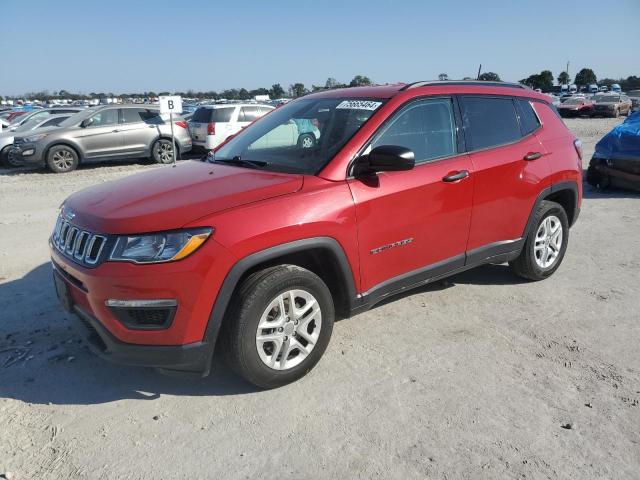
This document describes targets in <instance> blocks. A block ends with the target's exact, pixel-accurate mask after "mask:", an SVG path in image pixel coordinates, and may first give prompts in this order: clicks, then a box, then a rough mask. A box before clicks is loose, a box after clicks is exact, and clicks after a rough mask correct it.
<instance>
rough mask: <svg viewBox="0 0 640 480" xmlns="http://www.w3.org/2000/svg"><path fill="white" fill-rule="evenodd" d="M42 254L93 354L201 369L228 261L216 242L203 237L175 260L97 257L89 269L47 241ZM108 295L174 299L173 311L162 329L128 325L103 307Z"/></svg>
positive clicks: (207, 360)
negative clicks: (47, 254)
mask: <svg viewBox="0 0 640 480" xmlns="http://www.w3.org/2000/svg"><path fill="white" fill-rule="evenodd" d="M50 253H51V260H52V265H53V268H54V278H55V279H56V281H55V284H56V291H57V293H58V296H59V297H60V299H61V303H62V304H63V306H64V307H65V308H66V309H67V310H69V311H70V312H72V313H74V314H76V315H77V316H78V317H80V318H81V319H82V320H83V323H84V324H85V325H87V326H89V327H90V331H91V334H90V335H89V341H90V345H91V347H92V350H93V351H94V352H95V353H96V354H98V355H99V356H100V357H102V358H104V359H106V360H109V361H112V362H114V363H120V364H127V365H136V366H147V367H156V368H160V369H162V370H163V371H166V372H174V373H175V372H179V373H181V374H187V375H191V376H204V375H206V374H208V373H209V369H210V364H211V358H212V356H213V350H214V346H215V343H216V339H217V333H218V332H217V330H211V329H208V326H209V319H210V316H211V312H212V308H213V304H214V302H215V299H216V296H217V292H218V290H219V288H220V286H221V284H222V282H223V280H224V275H225V272H227V271H228V269H229V268H230V267H231V265H232V262H233V259H232V257H230V256H229V254H228V253H227V251H226V249H224V247H222V246H220V245H219V244H217V243H216V242H215V241H214V240H213V239H209V241H208V242H207V243H206V244H205V245H204V246H203V247H202V248H201V249H200V250H199V251H198V252H197V253H195V254H194V255H191V256H190V257H187V258H185V259H184V260H181V261H178V262H169V263H163V264H153V265H135V264H131V263H126V262H103V263H102V264H99V265H97V266H95V267H92V268H89V267H86V266H83V265H80V264H78V263H76V262H74V261H72V260H70V259H69V258H67V256H66V255H63V254H62V253H61V252H59V251H58V250H57V248H56V247H55V246H54V245H53V244H52V243H51V242H50ZM61 285H62V286H61ZM61 290H62V291H64V293H65V294H64V295H61V293H60V292H61ZM112 299H116V300H150V299H175V300H176V303H177V309H176V310H175V316H173V317H172V318H171V321H169V322H168V323H167V325H166V327H164V326H163V328H153V329H141V328H139V326H138V327H137V328H134V327H132V326H131V325H129V324H127V323H126V322H124V321H123V320H122V317H119V316H118V315H117V314H116V312H114V310H113V308H112V306H108V305H107V303H109V300H112Z"/></svg>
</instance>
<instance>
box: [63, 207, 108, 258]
mask: <svg viewBox="0 0 640 480" xmlns="http://www.w3.org/2000/svg"><path fill="white" fill-rule="evenodd" d="M51 242H52V243H53V245H54V246H55V247H56V248H57V249H58V251H60V252H61V253H63V254H64V255H65V256H67V257H69V258H72V259H74V260H75V261H76V262H79V263H84V264H86V265H90V266H94V265H95V264H96V263H98V260H99V259H100V254H101V253H102V249H103V248H104V245H105V243H107V237H104V236H102V235H96V234H93V233H91V232H88V231H87V230H80V229H79V228H78V227H76V226H74V225H72V224H71V223H69V222H68V221H66V220H64V219H63V218H62V217H61V216H60V217H58V221H57V222H56V227H55V229H54V230H53V235H52V236H51Z"/></svg>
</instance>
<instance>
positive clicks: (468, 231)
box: [50, 82, 582, 388]
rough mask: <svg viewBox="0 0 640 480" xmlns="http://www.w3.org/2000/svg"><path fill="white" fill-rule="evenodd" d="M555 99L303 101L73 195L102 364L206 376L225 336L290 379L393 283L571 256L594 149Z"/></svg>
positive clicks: (77, 298) (59, 243)
mask: <svg viewBox="0 0 640 480" xmlns="http://www.w3.org/2000/svg"><path fill="white" fill-rule="evenodd" d="M549 102H550V99H549V97H547V96H546V95H543V94H540V93H536V92H534V91H533V90H530V89H528V88H524V87H522V86H520V85H513V84H506V83H499V82H418V83H413V84H398V85H385V86H374V87H359V88H348V89H338V90H330V91H325V92H320V93H316V94H312V95H308V96H305V97H302V98H300V99H297V100H295V101H292V102H290V103H288V104H286V105H284V106H282V107H280V108H278V109H276V110H274V111H272V112H271V113H269V114H268V115H265V116H264V117H262V118H260V119H258V120H257V121H255V122H254V123H252V124H251V125H250V126H248V127H247V128H245V129H244V130H243V131H242V132H240V133H239V134H238V135H236V136H234V137H231V138H230V139H227V141H226V142H224V143H223V144H221V145H220V146H219V147H217V148H216V150H215V151H214V152H211V153H210V154H209V155H208V157H207V161H191V162H183V163H181V164H179V165H178V167H177V168H158V169H155V170H153V171H150V172H145V173H142V174H137V175H133V176H129V177H126V178H123V179H120V180H117V181H114V182H110V183H104V184H101V185H97V186H94V187H91V188H89V189H86V190H83V191H81V192H79V193H76V194H74V195H71V196H70V197H69V198H67V199H66V200H65V202H64V203H63V205H62V208H61V212H60V215H59V218H58V219H57V223H56V226H55V229H54V231H53V234H52V235H51V238H50V250H51V257H52V263H53V269H54V280H55V282H54V283H55V286H56V291H57V293H58V296H59V298H60V300H61V302H62V304H63V305H64V307H65V308H66V309H68V310H69V311H72V312H74V313H75V314H76V315H77V316H78V317H79V318H80V319H81V320H82V321H83V323H85V324H86V325H87V326H88V327H89V332H90V335H89V343H90V345H91V347H92V349H93V350H94V351H95V352H96V353H97V354H99V355H100V356H102V357H104V358H105V359H108V360H111V361H113V362H118V363H122V364H128V365H138V366H151V367H156V368H158V369H160V370H161V371H164V372H165V373H172V374H184V375H192V376H204V375H207V374H208V373H209V370H210V368H211V361H212V355H213V352H214V349H215V348H220V349H222V350H224V352H225V354H226V357H227V359H228V363H229V366H230V367H231V368H232V369H234V370H235V371H236V372H237V373H238V374H240V375H241V376H243V377H244V378H245V379H247V380H248V381H249V382H252V383H253V384H255V385H257V386H260V387H265V388H271V387H277V386H280V385H284V384H286V383H289V382H292V381H294V380H297V379H299V378H300V377H302V376H303V375H305V374H306V373H307V372H309V371H310V370H311V369H312V368H313V367H314V366H315V365H316V364H317V362H318V361H319V360H320V358H321V356H322V354H323V353H324V351H325V349H326V347H327V344H328V343H329V339H330V337H331V332H332V328H333V323H334V320H335V319H337V318H344V317H347V316H350V315H353V314H355V313H357V312H361V311H363V310H365V309H367V308H370V307H372V306H373V305H375V304H376V303H378V302H380V301H381V300H383V299H385V298H387V297H389V296H391V295H394V294H396V293H398V292H402V291H405V290H407V289H410V288H414V287H417V286H420V285H424V284H426V283H428V282H432V281H434V280H438V279H441V278H444V277H446V276H449V275H453V274H456V273H458V272H461V271H463V270H466V269H469V268H473V267H475V266H478V265H482V264H486V263H504V262H508V263H509V264H510V265H511V268H512V269H513V271H514V272H515V274H516V275H519V276H521V277H524V278H526V279H529V280H532V281H536V280H542V279H545V278H547V277H549V276H550V275H552V274H553V273H554V272H555V271H556V270H557V269H558V267H559V266H560V264H561V262H562V259H563V257H564V254H565V251H566V249H567V243H568V240H569V227H570V226H571V225H573V223H574V222H575V221H576V219H577V218H578V214H579V211H580V204H581V198H582V179H581V174H582V173H581V172H582V160H581V156H582V151H581V144H580V141H579V140H578V139H576V138H575V137H574V136H573V135H572V134H571V133H570V132H569V131H568V130H567V128H566V127H565V125H564V124H563V122H562V120H561V119H560V117H559V116H558V114H557V113H556V112H555V110H554V109H553V108H552V106H551V105H550V103H549ZM292 124H296V125H312V126H313V131H314V137H315V140H314V142H313V144H312V145H304V142H300V141H299V140H300V139H299V138H296V136H297V135H301V134H303V133H300V130H299V129H298V128H283V126H288V125H292ZM285 133H286V135H285Z"/></svg>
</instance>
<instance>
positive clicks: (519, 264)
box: [509, 200, 569, 280]
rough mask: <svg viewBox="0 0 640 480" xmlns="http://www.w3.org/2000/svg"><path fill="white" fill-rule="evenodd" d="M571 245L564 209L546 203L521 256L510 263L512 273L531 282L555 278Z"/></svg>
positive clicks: (538, 210) (539, 213)
mask: <svg viewBox="0 0 640 480" xmlns="http://www.w3.org/2000/svg"><path fill="white" fill-rule="evenodd" d="M568 241H569V220H568V218H567V214H566V212H565V211H564V208H562V206H561V205H560V204H558V203H556V202H550V201H547V200H543V201H542V202H541V203H540V205H539V206H538V208H537V209H536V212H535V214H534V219H533V228H532V229H531V231H530V232H529V234H528V235H527V239H526V240H525V244H524V247H523V248H522V252H520V256H519V257H518V258H516V259H515V260H514V261H512V262H509V265H510V266H511V268H512V270H513V271H514V272H515V273H516V274H517V275H519V276H520V277H523V278H526V279H529V280H543V279H545V278H547V277H550V276H551V275H553V273H554V272H555V271H556V270H557V269H558V267H559V266H560V264H561V263H562V259H563V258H564V254H565V251H566V250H567V243H568Z"/></svg>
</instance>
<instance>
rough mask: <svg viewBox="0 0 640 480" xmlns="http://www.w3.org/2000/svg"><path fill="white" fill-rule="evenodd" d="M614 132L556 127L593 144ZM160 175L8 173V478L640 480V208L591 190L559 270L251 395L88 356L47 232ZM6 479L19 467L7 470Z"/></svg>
mask: <svg viewBox="0 0 640 480" xmlns="http://www.w3.org/2000/svg"><path fill="white" fill-rule="evenodd" d="M619 121H621V120H613V119H575V120H567V124H568V125H569V126H570V128H571V129H572V130H573V131H574V132H575V133H576V134H577V135H578V136H580V137H581V138H582V140H583V142H584V144H585V165H586V163H587V162H588V159H589V158H590V156H591V154H592V152H593V148H594V145H595V142H596V141H597V140H598V139H599V138H600V137H601V136H602V135H603V134H604V133H606V132H607V131H608V130H609V129H610V128H611V127H612V126H613V125H614V124H616V123H617V122H619ZM149 168H170V167H155V166H152V165H144V164H127V165H108V166H104V165H103V166H96V167H90V168H82V169H80V170H79V171H76V172H73V173H70V174H66V175H53V174H48V173H45V172H43V171H36V172H17V173H16V172H9V171H7V170H0V474H3V473H5V474H6V473H7V472H11V473H12V475H13V478H15V479H25V478H34V479H35V478H37V479H49V478H100V479H121V478H132V479H158V478H163V479H174V478H190V479H195V478H217V479H219V478H250V479H254V478H276V477H279V478H334V479H343V478H363V479H364V478H384V479H412V478H421V479H423V478H437V479H458V478H470V479H475V478H486V479H497V478H518V479H519V478H527V479H547V478H548V479H557V478H562V479H569V478H570V479H592V478H593V479H595V478H597V479H632V478H640V405H639V404H638V403H639V401H640V354H639V352H640V349H639V345H640V273H639V272H640V249H639V248H638V246H639V245H640V243H639V239H640V196H639V195H637V194H634V193H628V192H623V191H608V192H606V193H598V192H594V191H593V190H591V189H590V188H589V187H586V188H585V199H584V203H583V209H582V213H581V215H580V219H579V221H578V223H577V225H576V226H575V227H574V228H573V229H572V230H571V238H570V240H569V249H568V252H567V255H566V257H565V259H564V263H563V264H562V267H561V268H560V269H559V270H558V272H557V273H556V274H555V275H554V276H553V277H551V278H550V279H548V280H545V281H543V282H538V283H525V282H522V281H520V280H519V279H518V278H516V277H515V276H513V275H512V274H511V273H510V272H509V270H508V267H507V266H505V265H491V266H486V267H482V268H479V269H476V270H473V271H469V272H466V273H464V274H461V275H458V276H456V277H453V278H451V279H450V280H449V281H447V282H443V283H438V284H435V285H431V286H428V287H426V288H422V289H420V290H417V291H413V292H411V293H409V294H407V295H405V296H404V297H401V298H394V299H393V301H389V302H387V303H385V304H383V305H380V306H378V307H377V308H375V309H373V310H371V311H369V312H366V313H363V314H360V315H358V316H356V317H354V318H351V319H348V320H344V321H341V322H339V323H337V324H336V326H335V329H334V333H333V338H332V341H331V344H330V346H329V348H328V350H327V352H326V354H325V356H324V358H323V360H322V361H321V362H320V363H319V364H318V366H317V367H316V368H315V370H314V371H313V372H311V374H310V375H308V376H307V377H305V378H304V379H302V380H301V381H299V382H297V383H295V384H293V385H289V386H287V387H284V388H280V389H277V390H272V391H256V390H255V389H253V388H252V387H251V386H250V385H248V384H246V383H244V382H243V381H241V380H239V379H238V378H236V377H235V376H233V375H232V374H230V373H229V372H227V371H226V369H225V368H224V364H223V363H222V361H221V360H220V359H218V358H216V360H215V364H214V370H213V373H212V375H211V376H210V377H208V378H206V379H204V380H201V381H198V382H193V381H185V380H176V379H172V378H167V377H163V376H161V375H159V374H157V373H155V372H154V371H153V370H150V369H139V368H128V367H121V366H114V365H110V364H107V363H105V362H104V361H102V360H100V359H98V358H96V357H94V356H93V355H92V354H91V353H89V352H88V351H87V349H86V347H85V346H84V344H83V341H82V330H81V329H80V327H76V320H75V319H74V318H72V317H70V316H69V315H66V314H65V313H63V310H62V309H61V307H59V306H58V302H57V300H56V297H55V293H54V290H53V287H52V281H51V269H50V266H49V263H48V251H47V238H48V236H49V234H50V232H51V230H52V228H53V223H54V221H55V216H56V208H57V207H58V205H59V204H60V203H61V201H62V200H63V199H64V198H65V197H66V196H67V195H69V194H70V193H72V192H74V191H77V190H79V189H81V188H84V187H86V186H90V185H94V184H97V183H100V182H105V181H107V180H111V179H115V178H120V177H123V176H125V175H129V174H131V173H132V172H135V171H140V170H144V169H149ZM10 476H11V475H10Z"/></svg>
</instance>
